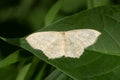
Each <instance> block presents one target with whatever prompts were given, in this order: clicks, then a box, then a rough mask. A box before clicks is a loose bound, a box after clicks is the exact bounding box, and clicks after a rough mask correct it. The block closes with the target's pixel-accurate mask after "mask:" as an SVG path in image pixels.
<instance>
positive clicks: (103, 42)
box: [6, 6, 120, 80]
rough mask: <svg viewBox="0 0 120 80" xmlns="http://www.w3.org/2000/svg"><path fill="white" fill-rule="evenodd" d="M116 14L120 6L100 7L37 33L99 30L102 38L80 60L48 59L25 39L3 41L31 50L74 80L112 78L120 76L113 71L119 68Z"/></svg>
mask: <svg viewBox="0 0 120 80" xmlns="http://www.w3.org/2000/svg"><path fill="white" fill-rule="evenodd" d="M119 14H120V6H113V7H99V8H94V9H91V10H86V11H83V12H80V13H77V14H75V15H72V16H70V17H66V18H64V19H62V20H60V21H57V22H56V23H54V24H52V25H49V26H48V27H44V28H43V29H41V30H39V31H51V30H52V31H66V30H73V29H88V28H89V29H95V30H98V31H100V32H101V33H102V35H101V36H100V37H99V39H98V41H97V42H96V43H95V44H94V45H93V46H90V47H89V48H87V49H85V52H84V54H83V55H82V56H81V57H80V58H79V59H72V58H64V57H63V58H58V59H53V60H51V59H48V58H47V57H46V56H45V55H44V54H43V53H42V51H40V50H35V49H33V48H31V47H30V45H29V44H28V43H27V41H26V40H25V38H17V39H6V41H7V42H9V43H11V44H15V45H17V46H20V47H22V48H24V49H26V50H28V51H30V52H31V53H33V54H34V55H36V56H37V57H38V58H40V59H42V60H44V61H45V62H47V63H49V64H51V65H53V66H54V67H56V68H58V69H59V70H61V71H62V72H63V73H65V74H67V75H68V76H70V77H71V78H73V79H75V80H89V79H91V80H92V79H94V80H95V78H98V76H100V78H101V79H102V78H104V80H107V79H108V77H110V78H113V77H115V76H116V75H119V74H120V73H118V72H116V69H118V68H120V36H119V34H120V28H119V26H120V15H119ZM111 74H116V75H113V76H111ZM116 80H119V78H118V79H116Z"/></svg>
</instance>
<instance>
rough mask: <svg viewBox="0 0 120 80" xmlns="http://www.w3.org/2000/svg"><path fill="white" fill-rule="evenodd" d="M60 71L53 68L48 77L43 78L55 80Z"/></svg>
mask: <svg viewBox="0 0 120 80" xmlns="http://www.w3.org/2000/svg"><path fill="white" fill-rule="evenodd" d="M61 74H62V72H61V71H59V70H58V69H55V70H54V71H53V72H52V73H51V74H50V75H49V76H48V77H46V78H45V80H56V79H57V78H58V76H59V75H61Z"/></svg>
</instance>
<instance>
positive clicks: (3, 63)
mask: <svg viewBox="0 0 120 80" xmlns="http://www.w3.org/2000/svg"><path fill="white" fill-rule="evenodd" d="M18 54H19V50H18V51H15V52H14V53H12V54H10V55H9V56H8V57H6V58H5V59H3V60H1V61H0V68H2V67H5V66H8V65H10V64H13V63H16V62H17V61H18V60H19V59H18V58H19V55H18Z"/></svg>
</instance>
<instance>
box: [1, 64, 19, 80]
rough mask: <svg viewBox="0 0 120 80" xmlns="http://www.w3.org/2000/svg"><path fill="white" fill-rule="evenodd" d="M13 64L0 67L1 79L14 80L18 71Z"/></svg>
mask: <svg viewBox="0 0 120 80" xmlns="http://www.w3.org/2000/svg"><path fill="white" fill-rule="evenodd" d="M15 68H16V67H13V66H8V67H4V68H0V79H1V80H16V76H17V73H18V70H17V68H16V69H15Z"/></svg>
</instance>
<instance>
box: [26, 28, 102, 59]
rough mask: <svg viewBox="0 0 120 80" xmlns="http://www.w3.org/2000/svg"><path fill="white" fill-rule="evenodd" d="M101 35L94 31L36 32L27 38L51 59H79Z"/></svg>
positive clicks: (31, 44) (32, 45) (35, 47)
mask: <svg viewBox="0 0 120 80" xmlns="http://www.w3.org/2000/svg"><path fill="white" fill-rule="evenodd" d="M99 35H101V33H100V32H99V31H96V30H94V29H77V30H70V31H45V32H36V33H33V34H31V35H29V36H28V37H26V40H27V42H28V43H29V45H30V46H31V47H32V48H33V49H37V50H41V51H43V54H44V55H46V56H47V57H48V58H49V59H55V58H61V57H63V56H64V57H71V58H79V57H80V56H81V55H82V54H83V53H84V49H85V48H87V47H89V46H91V45H93V44H94V43H95V42H96V41H97V39H98V37H99Z"/></svg>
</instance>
